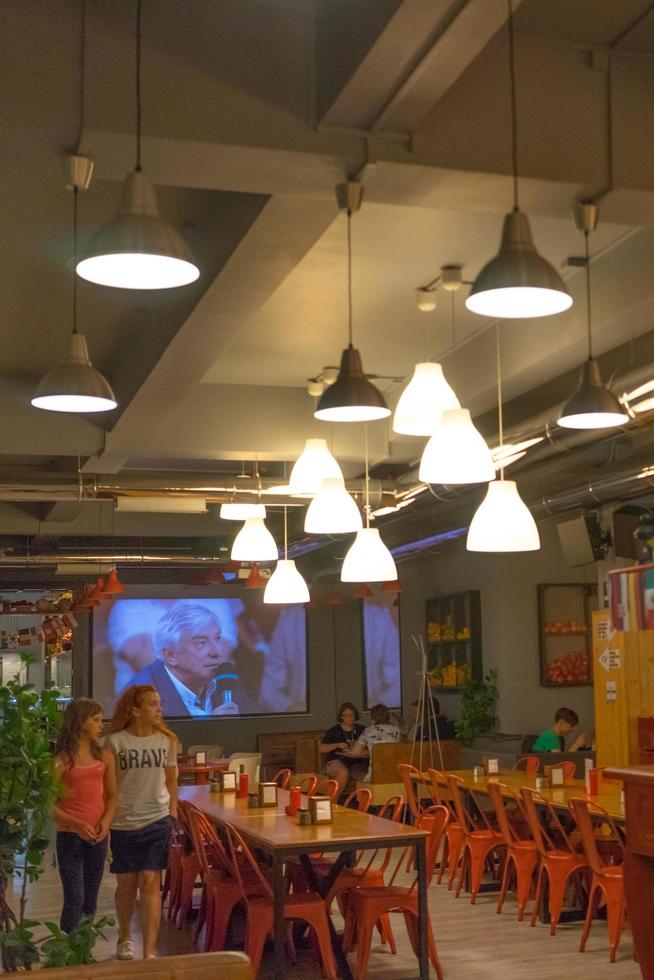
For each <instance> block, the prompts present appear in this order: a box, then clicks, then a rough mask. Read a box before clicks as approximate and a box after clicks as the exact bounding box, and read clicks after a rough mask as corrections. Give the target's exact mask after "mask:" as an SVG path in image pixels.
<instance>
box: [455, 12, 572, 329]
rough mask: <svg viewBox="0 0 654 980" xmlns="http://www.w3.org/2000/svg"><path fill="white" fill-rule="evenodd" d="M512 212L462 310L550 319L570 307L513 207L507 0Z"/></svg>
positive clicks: (513, 122) (524, 219)
mask: <svg viewBox="0 0 654 980" xmlns="http://www.w3.org/2000/svg"><path fill="white" fill-rule="evenodd" d="M508 7H509V14H508V35H509V77H510V95H511V142H512V170H513V211H511V212H510V213H509V214H507V215H506V217H505V218H504V227H503V230H502V240H501V243H500V249H499V252H498V253H497V255H496V256H495V258H493V259H491V260H490V262H488V263H487V264H486V265H485V266H484V267H483V269H482V270H481V272H480V273H479V275H478V276H477V278H476V279H475V281H474V283H473V285H472V289H471V290H470V294H469V296H468V297H467V299H466V306H467V308H468V309H469V310H471V312H472V313H479V314H481V315H482V316H492V317H499V318H501V319H511V318H523V317H542V316H552V315H553V314H555V313H562V312H563V311H564V310H567V309H569V308H570V307H571V306H572V297H571V296H570V293H569V292H568V290H567V289H566V287H565V284H564V282H563V280H562V279H561V276H560V275H559V274H558V272H557V271H556V269H555V268H554V267H553V266H552V265H550V263H549V262H547V261H546V260H545V259H544V258H543V257H542V256H541V255H539V254H538V252H537V251H536V247H535V245H534V243H533V240H532V237H531V229H530V227H529V219H528V218H527V216H526V215H525V214H523V213H522V212H521V211H520V207H519V204H518V122H517V108H516V81H515V52H514V43H515V39H514V30H513V7H512V0H508Z"/></svg>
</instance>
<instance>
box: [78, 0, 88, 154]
mask: <svg viewBox="0 0 654 980" xmlns="http://www.w3.org/2000/svg"><path fill="white" fill-rule="evenodd" d="M85 82H86V0H82V22H81V25H80V44H79V133H78V136H77V149H78V152H79V147H80V146H81V144H82V138H83V136H84V129H85V127H86V90H85Z"/></svg>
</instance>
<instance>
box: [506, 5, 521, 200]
mask: <svg viewBox="0 0 654 980" xmlns="http://www.w3.org/2000/svg"><path fill="white" fill-rule="evenodd" d="M508 7H509V16H508V25H509V87H510V92H511V166H512V168H513V210H514V211H518V210H519V207H518V107H517V96H516V81H515V35H514V30H513V3H512V0H508Z"/></svg>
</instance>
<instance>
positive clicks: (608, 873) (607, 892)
mask: <svg viewBox="0 0 654 980" xmlns="http://www.w3.org/2000/svg"><path fill="white" fill-rule="evenodd" d="M570 808H571V809H572V812H573V814H574V818H575V821H576V823H577V827H578V828H579V831H580V833H581V840H582V843H583V845H584V852H585V854H586V858H587V860H588V863H589V865H590V868H591V871H592V872H593V878H592V881H591V886H590V892H589V894H588V910H587V912H586V924H585V926H584V932H583V935H582V937H581V942H580V943H579V952H580V953H583V952H584V950H585V948H586V941H587V940H588V936H589V935H590V928H591V925H592V921H593V912H594V910H595V905H596V900H597V899H599V897H600V895H603V896H604V899H605V901H606V915H607V925H608V932H609V957H610V961H611V963H615V955H616V953H617V951H618V945H619V943H620V936H621V934H622V924H623V922H624V914H625V891H624V869H623V867H622V863H615V864H609V863H606V861H605V860H604V859H603V855H602V854H601V853H600V850H599V849H598V846H597V838H596V836H595V827H594V825H593V818H595V820H597V819H600V820H601V822H602V823H603V824H604V825H605V826H607V827H608V828H609V830H610V831H611V838H612V840H613V841H614V842H615V844H616V845H617V849H618V855H619V856H620V857H621V858H624V842H623V840H622V835H621V833H620V832H619V830H618V828H617V826H616V824H615V822H614V820H613V819H612V817H611V815H610V814H609V813H607V811H606V810H605V809H604V808H603V807H601V806H598V805H597V804H595V803H589V802H588V801H587V800H582V799H573V800H570ZM615 855H616V851H615V850H614V851H613V853H612V858H613V859H615Z"/></svg>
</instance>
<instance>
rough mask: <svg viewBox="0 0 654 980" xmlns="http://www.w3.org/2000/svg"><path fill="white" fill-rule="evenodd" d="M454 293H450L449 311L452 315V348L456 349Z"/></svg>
mask: <svg viewBox="0 0 654 980" xmlns="http://www.w3.org/2000/svg"><path fill="white" fill-rule="evenodd" d="M455 296H456V293H455V292H454V291H452V292H451V293H450V311H451V317H452V350H453V351H454V350H456V306H455V302H454V297H455Z"/></svg>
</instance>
